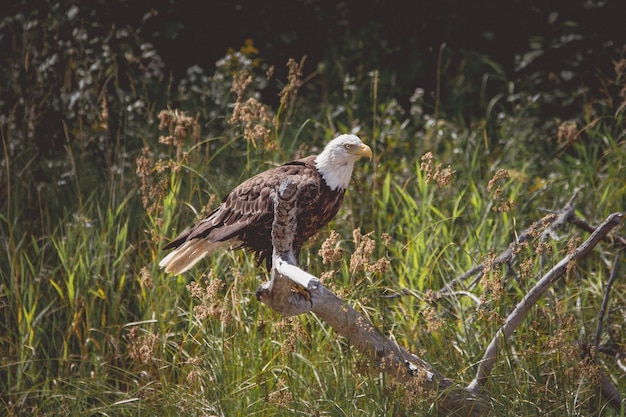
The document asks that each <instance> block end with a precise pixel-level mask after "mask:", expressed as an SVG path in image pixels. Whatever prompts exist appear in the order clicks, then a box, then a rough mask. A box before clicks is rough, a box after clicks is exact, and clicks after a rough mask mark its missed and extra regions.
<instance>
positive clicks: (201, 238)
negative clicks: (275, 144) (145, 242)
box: [159, 135, 372, 274]
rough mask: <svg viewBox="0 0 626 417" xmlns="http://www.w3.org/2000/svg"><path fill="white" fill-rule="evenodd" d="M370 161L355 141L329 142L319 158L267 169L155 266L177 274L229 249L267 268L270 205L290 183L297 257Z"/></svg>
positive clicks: (366, 149)
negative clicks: (358, 168)
mask: <svg viewBox="0 0 626 417" xmlns="http://www.w3.org/2000/svg"><path fill="white" fill-rule="evenodd" d="M364 156H365V157H368V158H369V159H370V160H371V159H372V150H371V149H370V147H369V146H367V145H365V144H364V143H363V142H361V139H359V138H358V137H357V136H355V135H340V136H337V137H336V138H335V139H333V140H331V141H330V142H329V143H328V144H327V145H326V147H325V148H324V150H323V151H322V153H321V154H319V155H317V156H315V155H313V156H308V157H306V158H302V159H298V160H296V161H292V162H288V163H286V164H284V165H281V166H278V167H275V168H272V169H269V170H267V171H265V172H262V173H260V174H258V175H255V176H254V177H252V178H250V179H248V180H246V181H244V182H243V183H241V184H240V185H239V186H237V187H236V188H235V189H234V190H232V191H231V192H230V193H228V195H226V197H224V199H223V200H222V202H221V204H220V206H219V207H218V208H216V209H215V210H213V212H212V213H211V214H209V215H208V216H207V217H206V218H205V219H203V220H201V221H199V222H198V223H197V224H196V225H195V226H194V227H192V228H191V229H188V230H186V231H184V232H183V233H181V234H180V235H179V236H178V237H176V238H175V239H174V240H173V241H171V242H170V243H168V244H167V245H166V246H165V247H164V249H174V250H173V251H172V252H170V253H169V254H168V255H167V256H166V257H165V258H163V260H161V262H160V263H159V266H160V267H161V268H164V269H165V271H166V272H168V273H172V274H182V273H183V272H185V271H187V270H189V269H190V268H191V267H192V266H194V265H195V264H196V263H197V262H198V261H199V260H201V259H202V258H204V257H205V256H206V255H208V254H210V253H212V252H213V251H215V250H216V249H218V248H220V247H223V246H228V247H232V248H239V247H245V248H248V249H250V250H252V251H253V252H254V253H255V255H256V258H257V261H258V262H262V261H265V262H266V264H267V266H268V269H269V268H270V267H271V263H272V251H273V250H272V222H273V220H274V200H275V196H276V193H277V189H278V187H279V186H280V184H281V182H282V181H283V180H284V179H285V178H287V177H289V178H290V179H291V180H292V181H293V182H294V183H295V184H296V186H297V193H298V196H297V203H296V204H297V211H296V221H297V228H296V233H295V237H294V242H293V249H294V253H296V254H297V253H298V251H299V250H300V248H301V247H302V245H303V244H304V242H306V241H307V240H308V239H309V238H310V237H311V236H313V235H314V234H315V233H316V232H317V231H318V230H320V229H321V228H322V227H324V226H325V225H326V224H327V223H328V222H329V221H330V220H331V219H332V218H333V217H335V215H336V214H337V212H338V211H339V208H340V207H341V204H342V203H343V198H344V194H345V192H346V189H347V188H348V185H349V184H350V176H351V175H352V169H353V168H354V163H355V162H356V161H357V160H358V159H359V158H361V157H364Z"/></svg>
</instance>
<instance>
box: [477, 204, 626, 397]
mask: <svg viewBox="0 0 626 417" xmlns="http://www.w3.org/2000/svg"><path fill="white" fill-rule="evenodd" d="M623 217H624V215H623V214H622V213H613V214H611V215H610V216H609V217H607V218H606V220H605V221H604V222H602V224H600V226H598V227H597V228H596V230H595V231H594V232H593V233H592V234H591V235H590V236H589V237H588V238H587V240H586V241H585V242H583V243H582V244H581V245H580V246H578V247H577V248H576V249H575V250H574V251H573V252H572V253H571V254H569V255H567V256H566V257H565V258H563V259H562V260H561V261H560V262H559V263H558V264H556V265H555V266H554V267H553V268H552V269H551V270H550V271H549V272H548V273H546V274H545V275H544V276H543V277H542V278H541V279H540V280H539V281H538V282H537V284H535V286H534V287H533V288H531V289H530V291H528V293H527V294H526V295H525V296H524V298H523V299H522V301H520V302H519V304H518V305H517V306H516V307H515V309H514V310H513V311H512V312H511V314H509V316H508V317H507V318H506V321H505V323H504V325H503V326H502V327H501V328H500V329H499V330H498V331H497V332H496V335H495V337H494V338H493V339H492V340H491V342H490V343H489V346H487V349H486V351H485V354H484V355H483V358H482V360H481V362H480V364H479V365H478V370H477V371H476V376H475V377H474V380H473V381H472V382H471V383H470V384H469V386H468V387H467V388H468V390H469V391H470V392H474V393H477V392H480V391H481V389H482V387H483V386H484V384H485V383H486V382H487V379H488V377H489V374H490V373H491V370H492V369H493V367H494V365H495V363H496V358H497V356H498V350H499V346H500V344H501V343H502V342H503V341H504V340H506V339H508V338H509V337H511V335H512V334H513V332H515V330H516V329H517V328H518V327H519V325H520V324H521V323H522V321H523V320H524V318H525V317H526V314H527V313H528V311H530V309H531V308H532V307H533V306H534V305H535V304H536V302H537V300H538V299H539V298H540V297H541V296H542V295H543V294H544V293H545V292H546V291H547V290H548V289H549V288H550V287H551V286H552V285H553V284H554V283H555V282H556V281H557V280H558V279H559V278H561V277H562V276H563V275H564V274H565V272H566V271H567V269H568V266H569V265H570V263H572V262H576V261H578V260H580V259H583V258H584V257H585V256H587V255H588V254H589V252H591V250H592V249H593V248H594V247H595V246H596V245H597V244H598V243H599V242H600V241H601V240H602V239H603V238H604V237H605V236H606V235H607V234H608V233H609V232H610V231H611V230H612V229H613V228H614V227H616V226H618V225H619V224H621V223H622V219H623Z"/></svg>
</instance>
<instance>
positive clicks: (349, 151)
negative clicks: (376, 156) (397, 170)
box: [315, 135, 372, 191]
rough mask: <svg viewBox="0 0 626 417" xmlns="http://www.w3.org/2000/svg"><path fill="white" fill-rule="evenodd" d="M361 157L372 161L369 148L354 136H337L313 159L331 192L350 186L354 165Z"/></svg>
mask: <svg viewBox="0 0 626 417" xmlns="http://www.w3.org/2000/svg"><path fill="white" fill-rule="evenodd" d="M362 156H367V157H368V158H369V159H370V160H371V159H372V150H371V149H370V147H369V146H367V145H366V144H364V143H363V142H361V139H359V137H358V136H356V135H339V136H337V137H336V138H335V139H333V140H331V141H330V142H328V145H326V147H325V148H324V151H322V153H321V154H319V155H318V156H317V157H316V158H315V167H316V168H317V170H318V171H319V172H320V174H322V177H323V178H324V181H326V184H327V185H328V187H330V189H331V190H333V191H334V190H337V189H338V188H339V189H342V190H345V189H346V188H348V185H349V184H350V176H351V175H352V168H353V167H354V163H355V162H356V161H357V159H359V158H360V157H362Z"/></svg>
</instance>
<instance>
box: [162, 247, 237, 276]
mask: <svg viewBox="0 0 626 417" xmlns="http://www.w3.org/2000/svg"><path fill="white" fill-rule="evenodd" d="M225 244H226V242H209V241H208V240H205V239H191V240H189V241H187V242H185V243H183V244H182V245H180V246H179V247H178V248H176V249H174V250H173V251H172V252H171V253H169V254H168V255H167V256H166V257H165V258H163V259H162V260H161V262H159V266H160V267H161V268H164V269H165V272H167V273H169V274H174V275H179V274H182V273H183V272H185V271H188V270H189V269H190V268H191V267H192V266H194V265H195V264H196V263H197V262H198V261H199V260H200V259H202V258H204V257H205V256H206V255H208V254H210V253H211V252H213V251H215V250H216V249H218V248H220V247H221V246H223V245H225Z"/></svg>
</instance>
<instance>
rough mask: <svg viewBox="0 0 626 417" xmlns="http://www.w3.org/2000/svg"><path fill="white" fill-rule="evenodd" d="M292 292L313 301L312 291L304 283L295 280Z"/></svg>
mask: <svg viewBox="0 0 626 417" xmlns="http://www.w3.org/2000/svg"><path fill="white" fill-rule="evenodd" d="M291 292H292V293H294V294H298V295H300V296H301V297H302V298H304V299H305V300H306V301H311V293H310V292H309V291H308V290H307V289H306V288H304V287H303V286H302V285H298V284H296V283H295V282H294V283H293V284H291Z"/></svg>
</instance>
